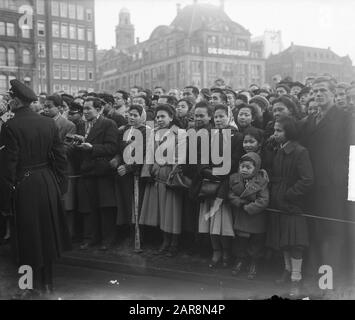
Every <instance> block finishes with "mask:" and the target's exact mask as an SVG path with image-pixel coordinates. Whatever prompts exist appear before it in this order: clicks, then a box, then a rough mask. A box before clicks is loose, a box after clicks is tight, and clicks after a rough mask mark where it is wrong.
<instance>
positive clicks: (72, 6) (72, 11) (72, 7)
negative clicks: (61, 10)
mask: <svg viewBox="0 0 355 320" xmlns="http://www.w3.org/2000/svg"><path fill="white" fill-rule="evenodd" d="M69 18H70V19H76V10H75V4H69Z"/></svg>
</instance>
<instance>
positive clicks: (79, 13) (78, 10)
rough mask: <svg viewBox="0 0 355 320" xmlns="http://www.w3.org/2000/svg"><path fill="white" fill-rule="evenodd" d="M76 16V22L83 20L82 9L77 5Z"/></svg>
mask: <svg viewBox="0 0 355 320" xmlns="http://www.w3.org/2000/svg"><path fill="white" fill-rule="evenodd" d="M76 14H77V18H78V20H84V7H83V6H79V5H78V6H77V7H76Z"/></svg>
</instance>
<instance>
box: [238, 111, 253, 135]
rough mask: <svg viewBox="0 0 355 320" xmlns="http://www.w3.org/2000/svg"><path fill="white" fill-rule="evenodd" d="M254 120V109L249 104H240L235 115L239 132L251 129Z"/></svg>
mask: <svg viewBox="0 0 355 320" xmlns="http://www.w3.org/2000/svg"><path fill="white" fill-rule="evenodd" d="M254 119H255V109H254V107H253V106H251V105H249V104H242V105H240V106H239V110H238V113H237V125H238V128H239V131H240V132H242V133H243V132H244V130H246V129H247V128H250V127H252V123H253V121H254Z"/></svg>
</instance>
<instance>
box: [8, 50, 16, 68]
mask: <svg viewBox="0 0 355 320" xmlns="http://www.w3.org/2000/svg"><path fill="white" fill-rule="evenodd" d="M7 63H8V66H10V67H14V66H15V65H16V56H15V49H12V48H9V49H7Z"/></svg>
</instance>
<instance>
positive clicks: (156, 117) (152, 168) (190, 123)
mask: <svg viewBox="0 0 355 320" xmlns="http://www.w3.org/2000/svg"><path fill="white" fill-rule="evenodd" d="M10 101H11V98H10V97H8V96H7V95H5V94H4V95H2V98H1V101H0V115H1V120H0V131H1V142H0V146H2V145H4V146H5V148H4V150H6V143H7V141H8V140H7V139H10V138H11V137H10V136H11V134H13V133H11V134H9V132H7V131H6V134H5V133H4V131H5V130H2V129H1V128H2V127H4V126H5V125H6V124H8V123H11V121H14V120H15V119H16V117H20V113H18V112H17V110H11V103H10ZM28 102H29V104H28V105H29V108H30V109H31V113H36V114H40V115H41V116H43V117H45V118H51V119H53V120H54V122H55V124H56V127H57V129H58V132H59V139H60V142H61V143H62V144H63V145H64V148H63V150H62V151H61V152H58V153H56V154H55V155H52V157H55V158H56V159H54V160H53V159H52V160H53V162H56V161H57V162H58V158H60V157H61V156H65V158H66V162H65V163H66V167H65V168H61V170H62V169H63V170H64V169H65V170H64V171H63V170H62V172H65V174H62V175H59V174H58V175H57V177H56V178H57V180H59V183H58V186H60V189H61V190H60V191H61V194H62V195H63V196H62V199H61V201H62V202H63V206H64V209H65V212H66V215H65V219H66V221H59V220H60V219H59V220H58V221H54V222H48V223H54V224H56V226H57V227H58V229H60V230H62V229H63V228H64V226H62V225H64V222H66V223H67V224H68V225H69V231H70V236H71V239H72V241H74V242H79V243H80V249H81V250H87V249H88V248H90V247H98V248H99V249H100V250H103V251H105V250H108V249H109V248H111V247H114V246H117V245H118V243H120V242H122V241H125V240H127V239H129V237H134V232H135V229H134V228H133V224H134V223H135V222H136V219H138V222H139V225H140V227H141V229H140V230H141V241H142V248H143V249H144V248H145V246H147V245H150V244H154V245H156V254H157V255H165V256H167V257H173V256H175V255H177V254H178V253H179V252H180V251H185V252H188V253H190V252H195V253H196V252H197V253H203V252H206V250H207V252H208V250H209V248H210V253H211V260H210V263H209V265H208V266H209V267H210V268H219V267H223V268H230V271H231V273H232V274H233V275H239V274H240V273H241V272H244V271H246V272H247V277H248V279H250V280H252V279H255V277H257V276H258V274H259V270H260V267H262V264H263V261H265V256H266V254H267V253H269V254H270V252H271V253H276V254H275V255H273V254H272V255H271V256H278V254H279V257H282V261H283V265H282V268H281V269H283V272H282V274H280V278H279V279H277V281H278V283H290V284H291V293H292V294H295V295H297V294H298V293H299V292H300V288H301V284H302V279H303V275H304V273H305V272H306V271H308V272H307V273H308V275H309V276H310V277H317V276H319V273H318V272H319V267H320V266H322V265H329V266H331V267H332V269H333V275H334V278H335V279H338V278H341V277H342V276H344V274H351V272H352V270H353V269H354V267H355V264H354V261H355V255H353V251H354V247H353V244H355V242H354V240H355V236H354V234H355V230H354V226H353V225H352V224H351V223H350V222H351V220H352V221H355V217H354V210H353V207H352V203H351V202H349V201H347V190H348V189H347V187H348V165H349V147H350V145H351V144H353V143H354V141H353V140H354V135H355V132H354V130H353V124H354V119H355V83H354V82H353V83H351V84H346V83H339V82H337V81H336V79H334V78H333V77H331V76H329V75H327V76H321V77H317V78H311V77H309V78H307V80H306V81H305V83H300V82H295V81H293V80H292V79H291V78H289V77H287V78H285V79H283V80H281V79H279V82H277V83H275V84H273V86H263V87H259V86H258V85H256V84H252V85H250V86H249V88H247V89H243V90H238V91H236V90H233V89H232V88H230V87H228V86H227V85H226V84H225V83H224V82H223V80H221V79H219V80H217V81H216V82H215V85H214V86H213V87H212V88H202V89H199V88H197V87H195V86H187V87H185V88H183V89H182V90H179V89H176V88H173V89H170V90H166V89H165V88H163V87H156V88H154V90H153V91H151V90H149V89H143V88H141V87H138V86H135V87H133V88H131V90H130V92H126V91H124V90H117V91H116V92H115V93H113V94H110V93H95V92H90V93H88V92H86V91H80V92H78V94H77V95H76V96H71V95H69V94H67V93H64V92H58V93H55V94H51V95H48V94H46V93H41V94H40V95H39V96H38V97H36V99H31V100H28ZM9 108H10V109H9ZM11 111H13V112H14V113H15V117H14V119H11V118H12V117H13V114H12V113H11ZM43 125H44V126H45V125H46V124H43ZM1 126H2V127H1ZM226 129H229V132H230V139H229V140H228V141H227V144H228V145H229V146H230V150H231V152H230V164H231V165H230V170H229V171H228V172H224V173H222V174H216V171H215V170H214V169H217V168H218V167H219V166H220V163H219V164H216V161H214V159H213V157H214V156H213V155H212V151H211V152H210V153H209V154H208V156H207V160H206V159H205V158H204V156H203V155H202V153H203V151H201V145H202V140H203V139H207V141H208V144H210V146H212V143H213V141H214V140H215V139H217V140H218V141H219V142H220V144H219V146H220V147H222V146H223V142H225V140H224V139H225V135H224V132H225V130H226ZM137 130H138V131H139V132H140V133H141V134H142V136H143V140H142V141H143V145H144V146H143V150H144V154H143V156H146V150H147V148H149V146H148V144H149V143H147V141H148V140H149V139H146V137H147V136H148V135H150V134H151V132H154V134H155V138H154V140H155V141H154V142H153V143H152V144H150V147H151V148H153V149H154V150H155V151H157V150H158V149H159V147H161V145H162V143H163V142H166V141H168V142H166V143H167V146H166V149H167V150H170V149H169V145H168V144H169V143H170V144H172V145H171V146H170V147H171V148H172V150H177V149H178V148H175V149H174V147H177V146H178V145H179V144H180V143H181V141H180V139H179V132H181V131H183V132H186V133H188V132H189V130H195V131H197V132H202V131H201V130H204V131H203V132H204V134H205V136H204V137H201V139H200V140H197V141H198V143H197V145H195V146H192V145H189V143H187V152H186V157H185V159H184V160H185V161H184V162H183V163H180V162H179V163H177V162H176V161H175V162H174V163H168V162H165V163H161V162H159V161H158V160H157V158H155V160H154V161H153V163H147V162H146V161H143V163H138V162H132V163H127V161H126V157H125V152H127V150H130V151H131V155H133V158H134V152H133V153H132V149H133V148H131V149H129V147H130V146H131V147H132V145H133V144H134V143H135V139H136V137H135V134H134V133H133V132H136V131H137ZM212 132H214V133H213V134H212ZM168 136H170V137H173V138H172V139H170V140H169V139H166V138H167V137H168ZM187 136H188V139H187V141H188V142H189V135H188V134H187ZM157 137H158V138H157ZM58 143H59V142H58ZM42 144H44V142H43V141H41V140H40V139H38V147H39V148H40V147H41V145H42ZM210 149H211V150H212V149H213V148H210ZM12 151H13V152H14V150H12ZM219 151H220V154H221V152H223V150H222V149H220V150H219ZM1 152H2V151H1ZM63 153H64V154H63ZM192 153H195V154H196V159H195V161H191V157H189V155H191V154H192ZM164 156H165V155H162V157H164ZM217 156H218V155H217ZM33 157H34V158H36V154H33ZM144 159H145V158H144ZM28 160H29V161H27V162H26V163H30V164H31V167H30V168H29V169H28V170H29V172H31V170H37V169H38V167H36V168H34V167H33V164H36V165H37V166H38V161H37V162H36V161H32V159H28ZM224 160H226V159H224ZM227 160H228V159H227ZM39 162H40V161H39ZM40 165H41V164H39V166H40ZM40 168H41V166H40ZM56 170H57V171H60V170H58V168H53V171H54V172H55V171H56ZM5 175H6V174H5ZM21 179H22V178H21ZM38 181H39V183H40V182H41V180H38ZM45 181H49V180H48V179H47V180H45ZM66 181H68V182H67V183H65V182H66ZM136 181H138V183H137V184H135V182H136ZM21 183H22V182H21ZM23 183H24V184H25V183H26V182H23ZM42 183H43V181H42ZM32 187H33V185H32ZM42 188H48V189H49V190H51V189H53V188H56V187H55V186H54V185H47V186H45V187H43V186H42V187H38V190H27V192H28V194H31V192H44V191H43V190H42ZM41 190H42V191H41ZM137 194H138V209H139V212H138V213H137V212H135V209H136V208H135V207H136V206H137V203H136V202H137V201H135V200H137V199H135V195H137ZM27 197H29V195H27ZM56 205H58V206H59V205H60V203H57V202H56ZM1 209H2V211H3V216H2V218H1V222H0V225H1V233H2V238H3V239H4V240H3V241H6V240H7V239H9V238H12V237H15V236H18V234H19V233H20V232H23V233H26V232H27V228H31V226H32V227H33V225H35V226H37V227H36V228H40V227H38V224H39V222H38V221H35V220H32V221H27V223H28V224H29V225H28V224H27V225H26V224H24V225H22V226H21V228H19V227H18V228H17V230H16V233H17V235H14V234H13V233H12V230H11V232H10V229H11V228H10V223H9V221H10V219H9V218H8V217H6V214H5V213H6V212H7V211H9V210H4V206H1ZM39 210H45V208H39ZM135 213H136V215H135ZM347 221H348V222H347ZM349 221H350V222H349ZM19 229H20V230H19ZM49 237H51V236H50V235H49ZM158 241H159V242H160V243H157V242H158ZM27 246H30V244H27ZM41 246H43V245H41V244H39V243H33V247H31V248H30V247H27V250H29V251H31V250H32V251H36V252H37V254H38V255H40V254H42V249H43V248H42V247H41ZM64 247H65V246H64V245H63V248H64ZM47 249H48V250H51V248H47ZM38 252H40V253H38ZM277 261H279V260H277ZM304 261H305V263H304ZM354 274H355V273H352V274H351V276H352V277H354Z"/></svg>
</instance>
